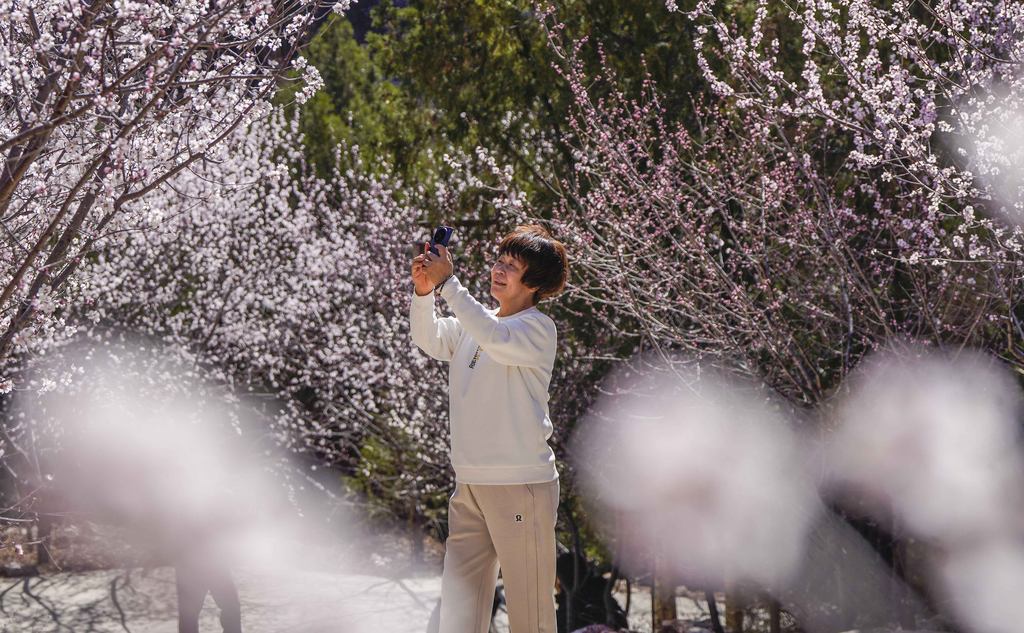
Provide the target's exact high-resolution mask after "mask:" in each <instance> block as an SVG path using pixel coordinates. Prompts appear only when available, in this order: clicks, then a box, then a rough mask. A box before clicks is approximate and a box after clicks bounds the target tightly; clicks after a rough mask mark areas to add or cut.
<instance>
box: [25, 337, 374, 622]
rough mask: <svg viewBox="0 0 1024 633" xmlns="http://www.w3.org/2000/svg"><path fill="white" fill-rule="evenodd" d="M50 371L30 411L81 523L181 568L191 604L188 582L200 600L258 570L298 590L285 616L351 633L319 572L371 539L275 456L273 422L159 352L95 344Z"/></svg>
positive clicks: (28, 397)
mask: <svg viewBox="0 0 1024 633" xmlns="http://www.w3.org/2000/svg"><path fill="white" fill-rule="evenodd" d="M38 365H39V367H40V372H39V375H40V378H39V380H47V384H48V385H50V388H49V389H47V390H37V391H34V392H25V393H23V394H19V402H18V407H19V409H20V411H21V412H22V414H23V415H24V417H25V418H26V419H27V420H28V421H29V423H31V424H32V425H34V427H35V428H36V429H38V430H39V431H40V437H41V438H45V444H46V445H47V449H46V455H47V458H46V467H47V468H48V469H49V472H50V473H51V474H52V482H51V483H50V486H49V489H50V491H51V494H53V495H55V497H56V498H58V499H59V500H60V501H58V502H57V503H56V504H55V506H56V507H60V508H62V510H70V512H68V514H67V516H69V518H70V520H72V521H80V520H89V521H95V522H98V523H101V524H109V525H114V526H117V527H118V528H120V531H119V532H118V533H119V534H121V535H124V538H126V539H127V540H128V541H129V542H130V544H131V545H132V546H133V547H134V548H137V550H138V552H139V553H141V554H143V555H145V556H146V558H147V559H148V560H153V558H154V557H155V559H156V561H158V562H159V563H160V564H170V565H173V566H174V567H175V568H176V572H177V578H178V584H179V587H178V589H179V601H180V591H181V587H182V583H183V582H184V581H183V578H187V579H188V580H187V582H188V583H191V584H189V591H190V592H194V591H200V592H201V593H200V594H199V595H200V596H201V595H204V594H203V593H202V591H203V590H204V586H203V584H202V583H203V582H206V581H207V580H209V579H214V580H209V581H210V582H216V583H217V586H219V587H221V591H222V593H229V591H228V590H227V589H226V586H225V583H228V584H230V583H231V580H226V581H225V578H226V576H225V573H227V574H231V575H234V574H233V572H235V571H237V570H239V569H243V568H244V569H245V570H246V571H247V572H248V574H247V578H250V581H249V583H248V585H247V587H248V590H250V591H256V592H257V593H259V592H264V593H266V592H267V591H266V589H267V588H268V587H281V586H287V587H288V590H289V592H293V593H294V596H293V598H292V599H290V600H289V602H288V604H286V605H281V608H280V609H278V610H277V611H276V612H275V614H276V615H275V617H276V618H277V619H279V620H280V621H281V622H284V623H285V624H287V626H293V627H297V628H295V630H299V629H301V630H338V627H339V626H341V625H340V624H339V622H344V621H345V616H344V611H345V605H338V604H337V603H336V601H333V600H332V601H325V600H323V599H322V594H323V593H324V591H326V590H328V589H329V586H330V585H329V583H327V584H325V583H323V582H321V581H320V580H318V576H317V575H315V574H316V570H318V569H319V570H329V571H330V572H331V574H337V573H338V572H341V571H343V569H344V567H343V566H344V564H345V563H346V562H347V558H346V556H347V555H349V554H352V553H354V552H357V551H358V549H359V547H360V545H359V539H358V537H357V536H356V535H355V532H354V530H353V526H352V525H351V524H349V523H348V521H347V520H346V517H345V516H342V515H339V514H337V510H338V507H337V505H329V504H328V501H329V499H328V498H327V497H328V495H324V494H321V493H320V491H317V492H316V493H312V492H310V489H311V488H316V487H317V486H316V485H315V483H314V482H312V481H311V480H305V479H303V475H302V469H301V467H299V466H298V465H296V464H293V463H290V462H289V461H288V460H286V459H284V457H283V456H282V455H280V454H279V453H278V451H276V450H275V449H274V446H273V444H274V441H273V440H272V439H271V436H270V432H269V429H268V428H267V421H266V418H261V417H260V416H259V415H257V414H256V412H255V411H254V410H252V409H249V408H248V407H246V406H245V404H244V403H241V402H239V400H238V399H237V398H236V397H234V396H233V395H232V394H231V393H230V392H227V391H225V390H223V389H218V388H216V387H214V386H211V385H209V384H204V383H202V382H201V381H199V380H196V379H194V378H193V377H191V375H190V372H187V371H184V368H183V367H181V366H178V365H175V363H174V362H173V361H170V360H168V359H167V358H165V357H164V356H163V355H162V353H161V352H160V351H158V350H152V349H150V350H149V351H146V349H145V348H143V347H132V346H120V347H116V348H115V347H106V348H103V347H101V348H94V349H83V350H81V351H79V352H64V353H61V354H59V355H55V356H54V357H53V358H45V359H42V360H41V361H40V362H39V363H38ZM53 375H56V376H57V379H55V380H54V379H50V378H49V377H50V376H53ZM37 382H38V381H37ZM328 514H330V515H331V518H330V520H328V519H327V516H328ZM346 550H347V551H346ZM125 563H126V564H128V561H125ZM329 578H333V576H330V577H329ZM321 585H322V586H321ZM274 591H280V590H279V589H275V590H274ZM214 595H215V596H216V595H217V594H216V593H215V594H214ZM244 602H245V601H244V599H243V604H244ZM200 604H201V603H200ZM218 604H220V598H218ZM245 617H246V616H245V613H244V611H243V618H245ZM318 627H319V628H318ZM341 630H362V629H351V628H344V627H343V628H342V629H341Z"/></svg>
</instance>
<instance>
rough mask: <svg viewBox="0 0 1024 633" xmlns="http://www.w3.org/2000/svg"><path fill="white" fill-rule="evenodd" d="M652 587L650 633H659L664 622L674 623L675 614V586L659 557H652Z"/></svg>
mask: <svg viewBox="0 0 1024 633" xmlns="http://www.w3.org/2000/svg"><path fill="white" fill-rule="evenodd" d="M653 576H654V586H652V587H651V612H652V614H653V621H652V623H651V624H652V627H651V630H652V631H655V632H657V631H661V628H662V626H663V625H664V623H665V622H674V621H675V620H676V618H677V617H678V614H677V613H676V586H675V582H674V580H673V579H672V575H671V572H670V571H669V569H668V566H667V565H665V563H664V561H663V560H662V559H661V556H660V555H658V554H655V556H654V574H653Z"/></svg>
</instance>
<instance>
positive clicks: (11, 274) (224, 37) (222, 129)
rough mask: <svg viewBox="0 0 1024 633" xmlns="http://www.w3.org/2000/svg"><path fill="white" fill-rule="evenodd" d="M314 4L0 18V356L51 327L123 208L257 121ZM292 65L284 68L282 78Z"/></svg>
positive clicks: (119, 6) (184, 5)
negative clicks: (84, 263) (83, 266)
mask: <svg viewBox="0 0 1024 633" xmlns="http://www.w3.org/2000/svg"><path fill="white" fill-rule="evenodd" d="M329 6H330V4H329V3H325V2H324V1H323V0H299V1H297V2H289V3H285V4H280V3H273V2H269V1H263V0H260V1H258V2H241V1H238V0H226V1H224V2H214V3H209V2H198V1H195V0H184V1H182V2H175V3H173V4H172V3H166V2H135V1H133V0H113V1H111V0H100V1H98V2H85V1H82V0H27V1H25V2H16V3H9V4H7V5H5V7H4V8H3V9H0V21H2V22H3V24H4V32H3V34H2V35H0V96H2V99H0V100H2V102H3V106H2V108H0V151H2V152H3V159H4V163H3V166H2V168H0V224H2V227H3V231H2V238H0V239H2V240H3V245H4V247H3V248H2V249H0V358H4V359H8V358H10V357H11V356H12V355H16V354H17V353H18V352H19V350H21V349H23V345H24V343H25V342H26V341H28V340H29V339H31V338H32V337H34V336H43V337H45V336H48V335H49V334H50V333H51V332H53V331H54V330H59V329H61V328H62V327H64V326H63V324H62V322H61V320H60V318H59V317H58V316H56V315H57V314H58V313H59V312H60V310H59V308H60V307H61V306H63V305H66V298H65V297H64V296H63V294H64V293H63V292H62V289H63V288H64V287H65V285H66V284H67V283H68V282H69V281H71V280H72V279H73V278H74V277H75V272H76V270H77V268H78V266H79V265H80V264H81V262H82V260H83V258H84V257H86V256H87V255H88V254H89V253H91V252H93V251H94V250H96V249H97V248H99V247H100V246H101V245H102V244H103V243H104V242H105V241H107V240H108V239H109V238H111V236H117V238H118V239H119V238H120V236H122V235H123V234H124V233H125V232H126V231H130V230H132V229H133V228H134V227H135V226H136V225H138V224H140V223H144V222H147V221H148V220H149V219H150V218H148V217H147V213H150V211H149V209H150V207H148V206H146V205H137V204H133V203H134V202H136V201H138V200H140V199H142V198H144V197H145V196H146V195H148V194H149V193H151V192H153V191H155V190H157V189H159V188H160V187H162V186H164V185H165V184H166V183H167V181H168V180H169V179H171V178H173V177H174V176H175V175H177V174H179V173H181V172H182V171H184V170H187V169H189V168H191V167H193V166H195V165H197V164H199V163H202V162H204V161H210V160H218V158H219V157H218V152H217V149H216V148H217V145H218V144H220V143H221V142H223V141H224V140H225V139H226V138H228V137H229V136H230V135H231V133H232V131H233V130H235V129H237V128H238V127H239V126H245V125H247V124H248V123H250V122H252V121H254V120H257V119H259V118H261V117H264V116H266V115H267V114H268V113H269V107H270V106H269V103H270V99H271V98H272V97H273V95H274V93H275V92H276V90H277V88H278V86H279V85H280V82H281V81H284V80H289V79H288V78H289V77H293V76H296V75H297V76H298V77H299V80H300V81H305V82H306V88H305V89H304V90H303V91H302V92H301V93H300V95H308V94H309V92H310V90H314V89H316V87H317V86H318V84H319V76H318V74H317V73H316V70H315V69H314V68H312V67H311V66H309V65H308V64H304V63H303V61H302V58H301V57H298V54H297V53H298V51H299V49H300V48H301V47H302V46H303V45H304V44H305V43H306V41H307V39H308V36H309V33H310V32H311V30H312V28H313V26H314V25H315V20H316V19H317V17H318V16H319V15H321V13H322V12H323V11H325V10H327V9H328V8H329ZM293 69H294V70H295V71H298V72H297V73H293Z"/></svg>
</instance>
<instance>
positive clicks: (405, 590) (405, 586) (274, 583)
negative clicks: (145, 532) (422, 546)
mask: <svg viewBox="0 0 1024 633" xmlns="http://www.w3.org/2000/svg"><path fill="white" fill-rule="evenodd" d="M236 576H237V583H238V588H239V594H240V596H241V601H242V625H243V629H244V630H245V631H246V633H271V632H273V633H285V632H289V631H295V632H300V631H302V632H307V633H382V632H384V631H387V632H393V633H423V632H424V631H425V630H426V628H427V621H428V619H429V617H430V611H431V609H432V608H433V607H434V604H435V603H436V602H437V599H438V597H439V596H440V593H441V579H440V577H436V576H428V577H423V578H404V579H389V578H383V577H379V576H365V575H341V574H331V573H326V572H308V571H307V572H293V573H290V574H288V575H287V576H286V575H283V574H280V573H278V574H276V575H274V576H273V577H268V576H265V575H262V574H257V573H255V572H240V573H238V574H237V575H236ZM126 578H127V583H128V584H127V585H126V584H125V579H126ZM112 586H113V587H114V589H115V591H113V592H112V591H111V587H112ZM0 592H5V593H4V594H3V597H2V600H0V607H2V612H0V631H3V633H23V632H24V633H28V632H32V633H51V632H53V633H56V632H58V631H61V632H69V631H74V632H75V633H114V632H121V633H124V631H126V630H128V631H131V633H176V631H177V620H176V607H175V604H176V602H175V595H174V572H173V570H172V569H171V568H169V567H162V568H158V569H155V570H152V571H150V572H149V573H148V574H146V575H143V573H142V571H141V570H139V569H133V570H130V573H128V574H127V575H126V573H125V571H124V570H109V571H95V572H87V573H80V574H75V573H62V574H54V575H50V576H46V577H44V578H29V579H27V581H26V580H24V579H22V580H17V579H3V580H2V582H0ZM118 605H120V608H121V611H122V612H123V613H124V623H125V624H126V625H127V626H126V627H125V626H122V620H121V615H120V612H119V611H118ZM202 630H203V631H211V632H213V631H220V626H219V623H218V622H217V609H216V607H215V606H214V604H213V599H212V598H210V597H207V600H206V607H205V608H204V609H203V619H202Z"/></svg>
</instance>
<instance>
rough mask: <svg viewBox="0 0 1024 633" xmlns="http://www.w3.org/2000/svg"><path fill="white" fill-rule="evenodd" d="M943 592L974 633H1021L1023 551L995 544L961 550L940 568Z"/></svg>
mask: <svg viewBox="0 0 1024 633" xmlns="http://www.w3.org/2000/svg"><path fill="white" fill-rule="evenodd" d="M939 573H940V575H941V580H942V591H943V593H944V594H945V598H946V600H947V603H948V604H950V605H952V607H953V611H954V613H955V614H956V615H957V617H958V618H959V619H960V620H961V621H962V622H965V623H966V624H967V625H968V627H969V628H968V629H967V630H968V631H971V632H972V633H1020V631H1021V630H1022V627H1024V601H1021V599H1020V592H1021V589H1022V588H1024V548H1022V547H1021V542H1020V540H1019V539H1018V540H1017V541H1015V542H1013V541H1003V540H996V541H990V542H981V543H977V544H975V545H974V546H971V547H958V548H955V549H954V550H953V551H951V552H950V553H949V554H948V555H947V556H946V558H945V560H943V561H942V562H941V563H940V565H939Z"/></svg>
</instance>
